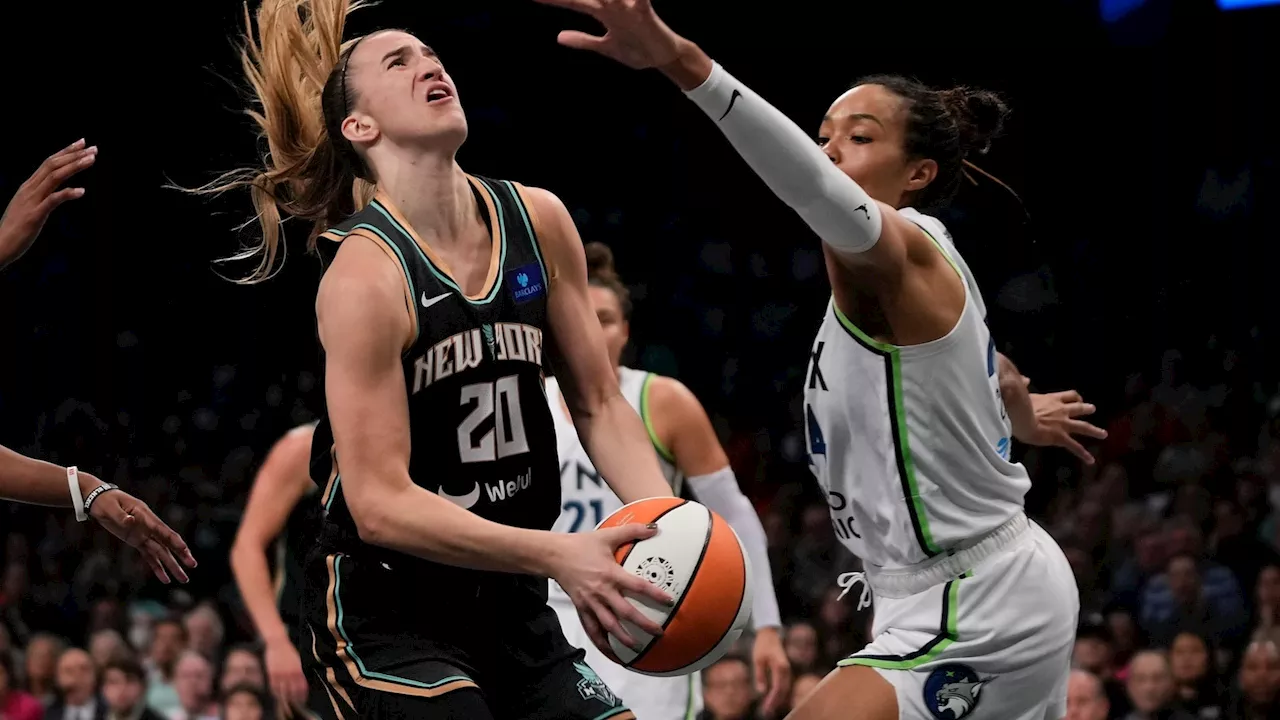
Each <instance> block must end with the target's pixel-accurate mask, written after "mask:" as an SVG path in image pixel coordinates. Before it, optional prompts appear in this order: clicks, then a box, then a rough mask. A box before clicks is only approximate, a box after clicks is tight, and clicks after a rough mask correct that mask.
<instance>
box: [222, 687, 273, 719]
mask: <svg viewBox="0 0 1280 720" xmlns="http://www.w3.org/2000/svg"><path fill="white" fill-rule="evenodd" d="M270 707H271V705H270V702H269V701H268V699H267V694H266V692H265V691H264V690H263V689H262V687H261V686H260V685H249V684H241V685H235V686H233V687H231V688H230V689H228V690H227V691H226V692H225V693H224V694H223V696H222V719H221V720H263V719H264V718H268V717H271V712H270Z"/></svg>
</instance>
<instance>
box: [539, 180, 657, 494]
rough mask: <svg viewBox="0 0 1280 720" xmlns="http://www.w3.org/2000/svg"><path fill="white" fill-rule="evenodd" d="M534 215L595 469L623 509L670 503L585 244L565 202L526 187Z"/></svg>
mask: <svg viewBox="0 0 1280 720" xmlns="http://www.w3.org/2000/svg"><path fill="white" fill-rule="evenodd" d="M522 195H523V196H524V198H525V204H526V205H528V206H530V207H532V208H533V209H534V212H535V218H534V222H535V224H536V225H537V233H538V242H539V244H540V246H541V247H542V250H543V253H544V254H545V256H546V263H547V274H548V275H550V277H549V278H548V283H549V285H550V292H549V297H548V300H547V314H548V322H549V323H550V325H551V330H552V332H553V333H554V335H555V342H556V346H557V347H558V348H559V349H560V353H559V357H560V360H561V362H560V367H559V368H558V370H560V371H562V372H561V376H560V380H561V382H560V387H561V389H562V390H563V392H564V398H565V404H567V405H568V406H569V413H570V414H571V415H572V416H573V425H574V427H575V428H576V429H577V431H578V437H580V438H582V446H583V447H584V448H586V450H587V455H588V456H590V457H591V462H592V463H593V464H594V465H595V466H596V468H597V469H598V470H599V471H600V474H601V475H602V476H604V478H605V479H606V481H608V483H609V487H610V488H612V489H613V491H614V492H615V493H617V495H618V497H619V498H621V499H622V501H623V502H632V501H635V500H641V499H643V498H650V497H670V496H671V487H670V486H668V485H667V483H666V481H665V480H663V478H662V471H661V469H660V468H659V467H658V460H657V458H656V457H654V454H653V447H652V445H651V444H650V442H649V436H648V434H647V433H646V432H645V429H644V424H643V423H642V422H641V421H640V416H639V415H637V414H636V411H635V409H634V408H632V407H631V405H630V404H629V403H627V400H626V398H624V397H623V396H622V391H621V390H620V389H619V387H618V374H617V372H615V371H614V369H613V364H612V363H610V362H609V356H608V354H607V353H606V351H605V345H604V337H603V336H602V335H601V333H600V321H599V320H597V319H596V316H595V313H594V311H593V310H592V308H591V301H590V298H589V296H588V295H587V258H586V254H585V252H584V251H583V249H582V238H580V237H579V236H578V230H577V228H576V227H574V224H573V219H572V218H571V217H569V211H568V210H567V209H565V206H564V203H562V202H560V199H559V198H557V197H556V196H555V195H553V194H551V193H549V192H547V191H546V190H542V189H539V188H523V189H522Z"/></svg>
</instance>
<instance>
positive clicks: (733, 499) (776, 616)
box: [689, 466, 782, 629]
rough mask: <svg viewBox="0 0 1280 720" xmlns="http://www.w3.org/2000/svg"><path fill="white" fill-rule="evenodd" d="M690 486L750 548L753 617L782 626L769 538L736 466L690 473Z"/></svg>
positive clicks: (758, 623)
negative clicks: (697, 473)
mask: <svg viewBox="0 0 1280 720" xmlns="http://www.w3.org/2000/svg"><path fill="white" fill-rule="evenodd" d="M689 489H691V490H693V494H694V497H696V498H697V499H698V500H699V501H700V502H701V503H702V504H703V505H706V506H707V507H708V508H710V509H712V510H714V511H715V512H718V513H720V516H721V517H723V518H724V519H725V522H727V523H729V527H732V528H733V531H734V532H735V533H737V535H738V539H739V540H741V541H742V546H743V548H744V549H745V550H746V551H747V558H748V561H749V562H750V563H751V572H752V576H753V577H752V584H753V585H754V587H753V588H752V589H751V592H752V609H751V619H752V622H753V623H754V625H755V627H756V628H757V629H759V628H766V627H778V626H780V625H781V624H782V617H781V614H780V613H779V611H778V598H777V596H776V595H775V594H774V591H773V570H772V568H771V567H770V564H769V542H768V539H767V537H766V536H765V533H764V525H762V524H761V523H760V516H759V515H757V514H756V509H755V508H754V507H752V505H751V501H750V500H748V499H747V496H746V495H743V494H742V490H741V489H740V488H739V487H738V479H737V477H736V476H735V475H734V473H733V468H731V467H728V466H726V467H725V468H724V469H722V470H720V471H718V472H714V473H709V474H707V475H701V476H697V477H690V478H689Z"/></svg>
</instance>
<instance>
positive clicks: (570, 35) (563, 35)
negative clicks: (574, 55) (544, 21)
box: [556, 30, 605, 52]
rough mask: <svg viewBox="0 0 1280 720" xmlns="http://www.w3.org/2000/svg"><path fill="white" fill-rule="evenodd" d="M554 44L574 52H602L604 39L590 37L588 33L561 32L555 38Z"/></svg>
mask: <svg viewBox="0 0 1280 720" xmlns="http://www.w3.org/2000/svg"><path fill="white" fill-rule="evenodd" d="M556 42H558V43H560V44H561V45H563V46H565V47H567V48H573V49H574V50H591V51H593V52H604V46H605V39H604V37H602V36H600V35H592V34H590V33H584V32H580V31H578V30H563V31H561V32H560V34H559V35H557V36H556Z"/></svg>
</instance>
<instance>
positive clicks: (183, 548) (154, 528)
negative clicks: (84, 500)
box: [128, 496, 198, 582]
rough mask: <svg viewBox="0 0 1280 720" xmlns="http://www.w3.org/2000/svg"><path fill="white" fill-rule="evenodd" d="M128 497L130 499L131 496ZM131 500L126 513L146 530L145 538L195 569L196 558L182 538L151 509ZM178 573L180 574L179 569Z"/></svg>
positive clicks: (142, 503)
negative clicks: (131, 504)
mask: <svg viewBox="0 0 1280 720" xmlns="http://www.w3.org/2000/svg"><path fill="white" fill-rule="evenodd" d="M130 497H131V498H132V496H130ZM133 500H134V503H133V506H132V507H131V508H129V509H128V512H129V513H130V514H131V515H133V516H134V517H135V518H137V519H138V520H139V521H140V522H141V523H142V526H143V528H145V529H146V533H147V536H148V537H150V538H151V539H152V540H154V541H155V542H157V543H159V544H160V545H162V546H164V548H165V549H167V550H168V554H170V555H171V556H172V557H175V558H178V559H180V560H181V561H182V564H183V565H186V566H187V567H189V568H193V567H195V566H196V565H197V564H198V563H196V558H195V556H194V555H192V554H191V548H189V547H187V542H186V541H185V540H183V539H182V536H181V535H179V534H178V533H177V532H176V531H174V529H173V528H171V527H169V526H168V525H166V524H165V522H164V521H163V520H161V519H160V518H159V517H156V514H155V513H154V512H152V511H151V508H150V507H149V506H148V505H147V504H146V503H144V502H142V501H141V500H137V499H136V498H133ZM179 572H181V568H179ZM182 577H184V578H185V577H186V573H183V574H182ZM183 582H186V580H183Z"/></svg>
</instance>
